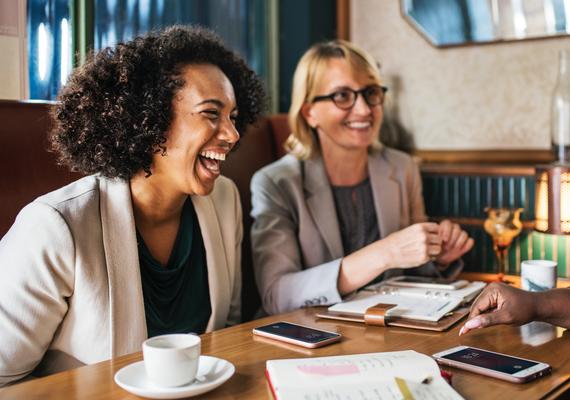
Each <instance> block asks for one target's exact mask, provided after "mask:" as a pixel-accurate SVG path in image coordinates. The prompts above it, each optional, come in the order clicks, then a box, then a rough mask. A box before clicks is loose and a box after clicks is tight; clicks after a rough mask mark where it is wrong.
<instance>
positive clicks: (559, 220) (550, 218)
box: [534, 164, 570, 235]
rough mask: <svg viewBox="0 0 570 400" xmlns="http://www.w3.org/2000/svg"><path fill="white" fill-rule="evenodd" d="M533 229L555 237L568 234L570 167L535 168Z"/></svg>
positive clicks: (547, 166) (569, 220) (560, 165)
mask: <svg viewBox="0 0 570 400" xmlns="http://www.w3.org/2000/svg"><path fill="white" fill-rule="evenodd" d="M535 194H536V196H535V199H536V209H535V226H534V229H535V230H537V231H539V232H543V233H551V234H555V235H561V234H563V235H569V234H570V165H566V164H551V165H539V166H537V167H536V192H535Z"/></svg>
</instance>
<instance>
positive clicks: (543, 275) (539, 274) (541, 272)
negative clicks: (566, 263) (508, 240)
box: [521, 260, 556, 292]
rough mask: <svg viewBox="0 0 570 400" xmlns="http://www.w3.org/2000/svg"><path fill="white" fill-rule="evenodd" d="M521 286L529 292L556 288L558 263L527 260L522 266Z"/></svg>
mask: <svg viewBox="0 0 570 400" xmlns="http://www.w3.org/2000/svg"><path fill="white" fill-rule="evenodd" d="M521 286H522V288H523V289H524V290H528V291H529V292H542V291H545V290H549V289H553V288H555V287H556V261H550V260H527V261H523V262H522V264H521Z"/></svg>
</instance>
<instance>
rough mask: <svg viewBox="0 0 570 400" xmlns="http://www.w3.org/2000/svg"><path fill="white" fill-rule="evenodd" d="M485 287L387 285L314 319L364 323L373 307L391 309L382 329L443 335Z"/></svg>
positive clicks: (356, 295)
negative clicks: (428, 287)
mask: <svg viewBox="0 0 570 400" xmlns="http://www.w3.org/2000/svg"><path fill="white" fill-rule="evenodd" d="M484 287H485V283H484V282H471V283H470V284H469V285H467V286H466V287H464V288H462V289H456V290H443V289H438V290H431V289H423V288H406V287H396V286H391V285H390V284H389V281H388V282H383V283H381V284H379V285H375V286H373V287H370V288H367V289H365V290H362V291H360V292H358V293H356V294H355V295H353V296H351V297H350V298H348V299H347V300H345V301H343V302H341V303H337V304H335V305H333V306H331V307H329V308H328V310H327V312H320V313H318V314H317V316H318V317H320V318H329V319H338V320H344V321H352V322H365V315H368V313H367V311H370V310H371V309H374V306H377V305H393V307H392V308H390V309H387V311H385V318H386V321H385V325H390V326H402V327H406V328H417V329H427V330H434V331H442V330H445V329H448V328H449V327H451V326H452V325H453V324H455V323H456V322H458V321H459V320H461V319H462V318H463V317H464V316H465V315H467V313H468V310H467V309H459V310H458V307H460V306H461V305H463V304H465V303H467V302H469V301H471V300H472V299H473V298H474V297H475V296H476V295H477V294H479V292H481V290H483V288H484ZM380 325H381V324H380Z"/></svg>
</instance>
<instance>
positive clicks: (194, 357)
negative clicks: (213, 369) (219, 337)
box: [143, 334, 201, 387]
mask: <svg viewBox="0 0 570 400" xmlns="http://www.w3.org/2000/svg"><path fill="white" fill-rule="evenodd" d="M200 344H201V340H200V336H196V335H191V334H173V335H162V336H155V337H153V338H150V339H147V340H145V341H144V342H143V357H144V366H145V370H146V374H147V375H148V378H149V379H150V380H151V381H152V383H154V384H156V385H158V386H163V387H175V386H182V385H185V384H187V383H190V382H192V381H193V380H194V378H196V373H197V372H198V363H199V360H200Z"/></svg>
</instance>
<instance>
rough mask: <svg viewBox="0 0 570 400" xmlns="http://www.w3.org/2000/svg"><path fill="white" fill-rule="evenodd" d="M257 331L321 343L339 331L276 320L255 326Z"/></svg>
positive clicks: (336, 334)
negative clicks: (322, 329)
mask: <svg viewBox="0 0 570 400" xmlns="http://www.w3.org/2000/svg"><path fill="white" fill-rule="evenodd" d="M255 330H256V331H261V332H267V333H273V334H274V335H279V336H283V337H286V338H289V339H297V340H301V341H303V342H308V343H319V342H322V341H323V340H327V339H331V338H336V337H338V336H339V335H338V333H332V332H324V331H319V330H317V329H313V328H308V327H306V326H300V325H295V324H289V323H287V322H276V323H274V324H270V325H265V326H260V327H259V328H255Z"/></svg>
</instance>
